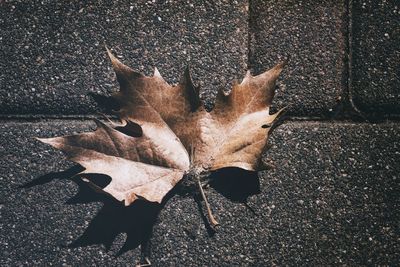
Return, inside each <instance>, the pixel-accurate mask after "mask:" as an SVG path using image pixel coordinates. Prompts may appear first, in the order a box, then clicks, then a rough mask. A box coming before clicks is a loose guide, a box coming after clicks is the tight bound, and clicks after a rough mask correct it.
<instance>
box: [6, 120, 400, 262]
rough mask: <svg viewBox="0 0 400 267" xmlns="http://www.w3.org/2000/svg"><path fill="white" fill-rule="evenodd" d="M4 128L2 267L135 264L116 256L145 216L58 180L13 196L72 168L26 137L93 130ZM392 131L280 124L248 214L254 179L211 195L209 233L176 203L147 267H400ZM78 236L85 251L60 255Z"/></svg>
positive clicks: (164, 217)
mask: <svg viewBox="0 0 400 267" xmlns="http://www.w3.org/2000/svg"><path fill="white" fill-rule="evenodd" d="M0 125H1V126H0V136H1V138H0V168H1V169H0V170H1V171H0V183H1V192H0V198H1V199H0V201H1V203H0V204H1V205H0V216H1V220H0V234H1V237H2V238H1V239H0V246H1V250H0V251H1V257H0V265H1V266H9V265H12V266H15V265H29V266H32V265H44V264H45V265H50V264H53V265H62V264H63V263H65V264H67V265H73V266H77V265H86V266H88V265H103V266H126V265H133V264H134V263H135V262H136V261H137V260H138V259H139V257H140V248H139V247H137V248H135V249H131V250H129V251H128V252H126V253H124V254H122V255H121V256H117V257H115V256H114V255H115V254H116V253H117V251H118V250H119V249H120V248H121V247H122V246H123V243H124V240H125V238H126V237H128V238H129V237H130V236H131V235H133V236H135V232H133V233H132V232H130V231H131V230H132V229H130V228H129V227H130V226H131V227H132V225H136V224H137V223H138V222H140V221H142V220H145V218H146V217H147V216H146V214H147V213H148V210H147V211H146V210H144V211H143V212H142V213H136V214H135V213H133V214H134V215H135V216H134V217H132V216H131V215H129V214H132V213H131V212H130V211H129V210H123V211H121V209H119V208H118V207H117V206H115V207H112V208H110V207H109V206H110V203H109V201H106V199H102V198H96V197H95V196H94V195H93V194H91V193H90V192H91V191H90V190H87V191H84V190H83V191H81V193H80V194H78V195H80V197H74V196H75V195H76V194H77V193H78V191H79V190H78V186H77V184H76V183H74V182H72V181H71V180H69V179H56V177H57V176H58V177H60V175H56V174H51V175H48V176H45V178H41V179H39V180H36V185H35V186H32V187H30V188H19V186H20V185H22V184H25V183H27V182H30V181H32V180H34V179H35V178H38V177H39V176H42V175H45V174H47V173H50V172H57V171H60V170H65V169H66V168H68V167H69V166H72V164H70V163H68V162H67V161H65V160H63V156H62V154H61V153H60V152H58V151H55V150H53V149H52V148H50V147H49V146H47V145H45V144H42V143H39V142H38V141H36V140H33V139H32V137H33V136H41V137H45V136H46V137H47V136H54V135H61V134H71V133H77V132H81V131H87V130H89V129H90V128H92V127H93V126H94V124H93V123H91V122H89V121H66V120H65V121H57V120H53V121H47V122H46V121H42V122H37V123H28V122H25V123H15V122H2V123H1V124H0ZM399 130H400V129H399V125H398V124H394V123H387V124H377V125H373V124H354V123H315V122H302V123H299V122H287V123H285V124H284V125H281V126H280V127H278V128H277V129H276V130H275V132H274V133H273V137H272V139H271V142H270V143H271V145H272V147H271V149H270V150H268V151H267V152H266V154H265V157H264V158H265V161H269V162H272V163H273V164H274V165H275V166H276V167H275V168H274V169H271V170H268V171H266V172H262V173H260V175H259V182H260V191H261V193H259V194H255V195H252V196H250V197H248V199H247V204H248V206H249V207H250V208H251V209H253V211H254V212H252V211H251V210H250V209H249V208H246V206H245V205H244V204H243V203H241V202H240V201H238V200H239V199H240V197H243V195H241V193H243V190H244V189H245V187H244V186H243V181H244V180H243V179H246V180H245V181H246V183H250V177H249V176H246V177H242V178H241V179H233V178H234V177H229V179H226V180H224V181H223V182H222V185H220V186H219V187H218V186H216V185H213V186H212V187H210V188H209V189H207V195H208V197H209V201H210V203H211V206H212V208H213V211H214V212H215V215H216V217H217V219H218V220H219V222H220V223H221V227H220V228H219V230H218V232H217V233H215V234H214V235H213V236H209V234H208V232H207V230H206V227H205V225H204V223H203V221H202V219H201V216H200V214H199V210H198V208H197V206H196V203H195V201H194V200H193V199H192V198H191V197H189V196H183V195H180V194H177V195H173V196H172V197H171V199H169V200H168V201H167V202H166V204H165V207H164V208H163V209H162V211H161V213H160V216H159V217H158V220H157V221H156V223H155V225H154V230H153V235H152V237H151V239H150V240H151V241H150V251H151V255H150V259H151V261H152V263H153V266H270V265H274V264H275V265H291V266H294V265H311V266H313V265H314V266H315V265H323V266H326V265H349V266H354V265H395V264H397V260H398V258H399V251H400V244H399V230H400V229H399V225H398V221H399V219H400V218H399V210H400V209H399V208H400V206H399V205H400V203H399V199H398V192H399V173H400V166H399V164H398V162H399V161H400V152H399V151H400V147H399V146H400V142H399V141H400V140H399V137H398V132H399ZM64 176H65V175H64ZM240 181H242V182H240ZM251 181H252V182H254V181H253V180H251ZM235 183H237V184H236V185H235ZM246 183H245V184H246ZM235 191H237V192H236V196H235ZM71 199H74V201H71ZM93 201H94V202H93ZM66 202H71V203H75V204H67V203H66ZM106 206H108V208H107V207H106ZM150 210H151V209H150ZM132 212H134V211H132ZM121 214H122V215H123V216H122V215H121ZM141 227H144V226H143V225H142V226H141ZM140 229H141V228H140ZM88 232H89V233H88ZM125 232H129V234H128V235H127V234H126V233H125ZM85 233H86V234H85ZM136 234H138V233H136ZM80 236H85V237H86V239H84V241H82V238H81V241H82V242H83V243H85V242H86V244H91V245H90V246H87V247H80V246H78V247H76V248H74V247H67V245H68V244H70V243H72V242H74V241H76V240H79V237H80ZM114 238H116V240H115V241H114V242H112V241H113V239H114ZM131 238H132V236H131ZM78 243H79V242H78ZM101 243H103V244H105V245H106V246H107V245H108V246H109V247H110V250H109V251H106V250H104V247H102V246H101V245H99V244H101ZM110 243H111V244H110ZM133 247H134V246H133Z"/></svg>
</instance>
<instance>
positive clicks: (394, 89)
mask: <svg viewBox="0 0 400 267" xmlns="http://www.w3.org/2000/svg"><path fill="white" fill-rule="evenodd" d="M352 3H353V5H352V84H351V89H352V96H353V101H354V104H355V105H356V106H357V107H358V108H359V109H360V110H361V111H363V112H366V113H370V114H372V115H385V114H400V105H399V102H400V86H399V84H400V49H399V47H400V26H399V25H400V3H399V2H398V1H375V0H362V1H361V0H356V1H352Z"/></svg>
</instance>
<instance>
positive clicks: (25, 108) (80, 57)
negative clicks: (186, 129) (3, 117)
mask: <svg viewBox="0 0 400 267" xmlns="http://www.w3.org/2000/svg"><path fill="white" fill-rule="evenodd" d="M247 21H248V3H247V1H242V0H239V1H236V0H235V1H229V2H223V1H203V2H202V1H143V0H140V1H133V2H131V3H129V1H96V3H95V4H93V3H89V2H87V3H83V2H79V1H72V2H71V1H36V0H35V1H2V2H1V4H0V26H1V29H2V30H1V32H0V46H1V48H2V49H1V52H0V53H1V57H0V88H1V90H0V114H27V113H36V114H37V113H42V114H87V113H94V112H95V111H97V110H99V109H98V107H97V106H96V104H95V102H94V101H93V99H92V98H91V97H90V96H88V93H89V92H91V93H97V94H108V93H110V92H112V91H115V90H117V88H118V85H117V83H116V82H115V81H114V73H113V71H112V69H111V64H110V62H109V60H108V58H107V56H106V53H105V48H104V46H105V44H107V46H109V47H110V48H112V49H113V50H114V52H115V53H116V54H117V55H118V56H119V57H120V59H121V60H122V61H123V62H124V63H126V64H128V65H130V66H131V67H133V68H135V69H137V70H140V71H143V72H144V73H145V74H147V75H152V73H153V67H154V66H156V67H157V68H158V69H159V71H160V73H161V75H163V76H164V78H165V79H166V80H167V81H168V82H170V83H175V82H177V81H179V78H180V76H181V74H182V73H183V69H184V67H185V65H187V64H190V66H191V69H192V73H193V78H194V80H195V83H196V84H200V85H201V86H202V89H203V90H204V91H206V94H208V95H211V96H212V95H213V94H215V92H216V91H217V90H218V88H229V87H230V84H231V82H232V81H233V80H234V79H235V78H241V77H243V76H244V74H245V71H246V68H247V66H246V63H247V54H248V51H247V36H248V32H247ZM208 99H210V98H208Z"/></svg>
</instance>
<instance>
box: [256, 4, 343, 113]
mask: <svg viewBox="0 0 400 267" xmlns="http://www.w3.org/2000/svg"><path fill="white" fill-rule="evenodd" d="M345 2H346V1H343V0H341V1H334V0H324V1H318V2H316V1H296V0H284V1H263V0H255V1H251V6H250V13H251V19H250V32H251V48H250V51H251V52H250V65H251V67H252V69H253V70H254V72H255V73H256V74H258V73H260V72H262V71H264V70H266V69H268V68H270V67H272V66H273V65H274V64H276V63H277V62H278V61H279V60H283V59H285V58H290V60H289V64H288V66H287V67H286V70H285V71H284V72H283V74H282V76H281V79H280V83H279V87H278V88H279V90H278V94H277V95H276V98H275V105H276V106H278V107H282V106H286V105H288V104H290V105H291V108H290V113H291V115H294V116H328V117H330V116H334V115H335V114H336V112H337V109H338V107H339V103H340V100H341V97H342V96H343V91H344V90H345V88H346V81H347V74H346V61H345V60H346V42H347V41H346V38H347V37H346V36H347V35H346V31H347V17H346V13H347V6H346V4H345Z"/></svg>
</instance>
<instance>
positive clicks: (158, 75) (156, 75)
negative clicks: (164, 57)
mask: <svg viewBox="0 0 400 267" xmlns="http://www.w3.org/2000/svg"><path fill="white" fill-rule="evenodd" d="M153 76H154V77H159V78H161V79H163V77H162V76H161V74H160V72H159V71H158V69H157V67H154V74H153Z"/></svg>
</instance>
